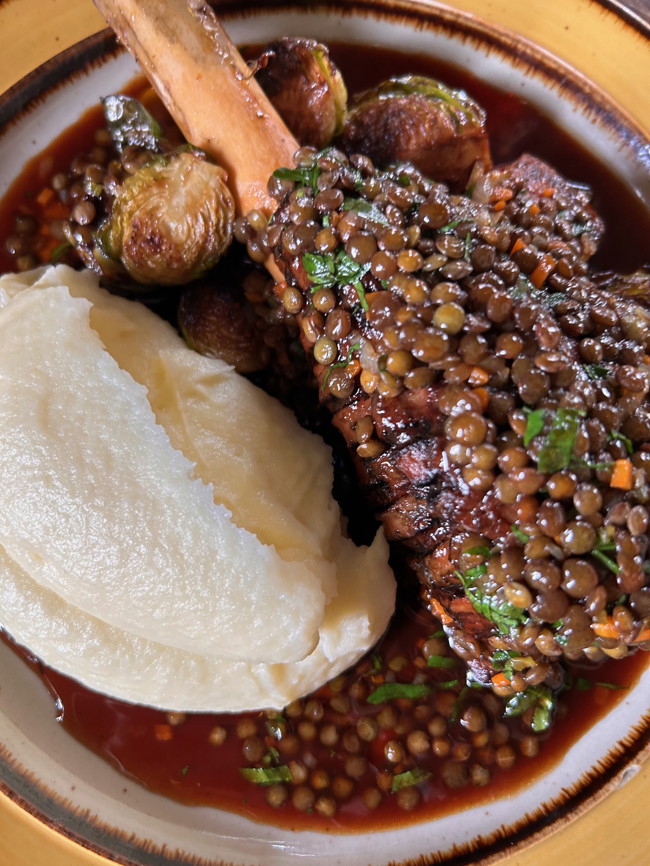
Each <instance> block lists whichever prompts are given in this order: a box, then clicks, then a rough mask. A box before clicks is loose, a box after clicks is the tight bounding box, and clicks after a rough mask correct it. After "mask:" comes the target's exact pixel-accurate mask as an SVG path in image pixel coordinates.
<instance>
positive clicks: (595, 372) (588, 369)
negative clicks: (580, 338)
mask: <svg viewBox="0 0 650 866" xmlns="http://www.w3.org/2000/svg"><path fill="white" fill-rule="evenodd" d="M584 371H585V373H586V374H587V376H589V378H590V379H605V378H606V377H607V376H608V375H609V370H608V369H607V367H603V365H602V364H585V365H584Z"/></svg>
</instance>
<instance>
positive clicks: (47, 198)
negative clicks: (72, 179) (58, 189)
mask: <svg viewBox="0 0 650 866" xmlns="http://www.w3.org/2000/svg"><path fill="white" fill-rule="evenodd" d="M53 198H54V190H53V189H52V187H50V186H46V187H44V188H43V189H42V190H41V191H40V192H39V194H38V195H37V196H36V203H37V204H38V205H40V206H41V207H46V206H47V205H48V204H49V203H50V202H51V201H52V199H53Z"/></svg>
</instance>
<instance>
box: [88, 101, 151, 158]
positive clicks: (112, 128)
mask: <svg viewBox="0 0 650 866" xmlns="http://www.w3.org/2000/svg"><path fill="white" fill-rule="evenodd" d="M101 103H102V106H103V108H104V116H105V117H106V125H107V128H108V131H109V132H110V134H111V138H112V139H113V142H114V144H115V146H116V147H117V149H118V150H119V151H122V150H124V148H125V147H130V146H131V147H146V148H148V149H149V150H156V149H157V148H158V143H159V142H160V139H161V137H162V130H161V128H160V125H159V124H158V122H157V121H156V120H155V118H153V117H152V116H151V114H149V112H148V111H147V109H146V108H145V107H144V106H143V105H142V103H140V102H138V100H137V99H133V98H132V97H130V96H106V97H105V98H104V99H102V100H101Z"/></svg>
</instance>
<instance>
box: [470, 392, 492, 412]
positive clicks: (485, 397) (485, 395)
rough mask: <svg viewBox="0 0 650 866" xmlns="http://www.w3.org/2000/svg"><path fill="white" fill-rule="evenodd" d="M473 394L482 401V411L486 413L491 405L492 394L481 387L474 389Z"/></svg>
mask: <svg viewBox="0 0 650 866" xmlns="http://www.w3.org/2000/svg"><path fill="white" fill-rule="evenodd" d="M472 393H473V394H476V396H477V397H478V398H479V400H480V401H481V410H482V411H483V412H486V411H487V407H488V406H489V405H490V392H489V391H488V389H487V388H483V387H480V386H479V387H478V388H473V389H472Z"/></svg>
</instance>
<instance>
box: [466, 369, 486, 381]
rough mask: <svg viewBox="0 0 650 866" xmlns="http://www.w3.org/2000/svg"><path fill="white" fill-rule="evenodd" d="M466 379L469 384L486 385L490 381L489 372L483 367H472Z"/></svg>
mask: <svg viewBox="0 0 650 866" xmlns="http://www.w3.org/2000/svg"><path fill="white" fill-rule="evenodd" d="M467 381H468V382H469V384H470V385H486V384H487V383H488V382H489V381H490V374H489V373H488V371H487V370H484V369H483V367H472V372H471V373H470V374H469V378H468V380H467Z"/></svg>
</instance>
